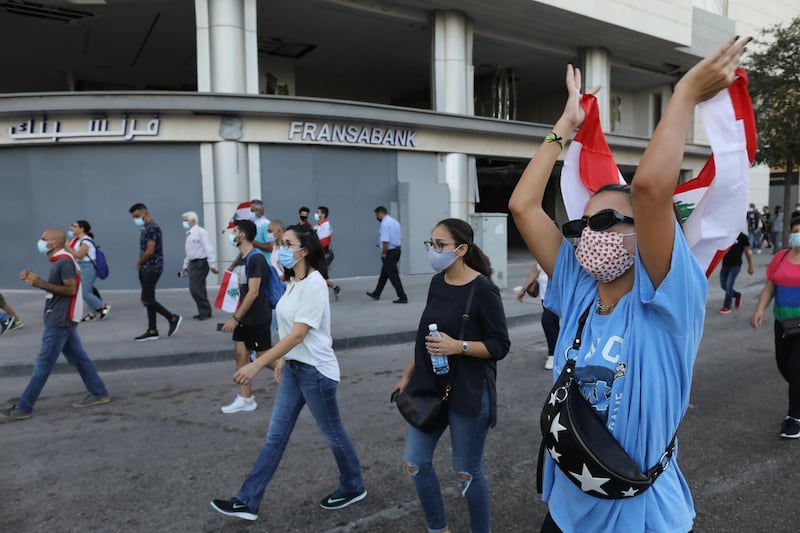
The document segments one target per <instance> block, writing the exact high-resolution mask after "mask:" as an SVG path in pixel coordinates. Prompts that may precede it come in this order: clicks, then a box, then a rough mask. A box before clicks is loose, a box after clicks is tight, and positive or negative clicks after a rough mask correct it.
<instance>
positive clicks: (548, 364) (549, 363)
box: [544, 355, 553, 370]
mask: <svg viewBox="0 0 800 533" xmlns="http://www.w3.org/2000/svg"><path fill="white" fill-rule="evenodd" d="M544 369H545V370H553V356H552V355H548V356H547V357H545V358H544Z"/></svg>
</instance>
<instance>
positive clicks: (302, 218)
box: [300, 215, 308, 222]
mask: <svg viewBox="0 0 800 533" xmlns="http://www.w3.org/2000/svg"><path fill="white" fill-rule="evenodd" d="M300 220H302V221H303V222H305V221H306V220H308V215H300Z"/></svg>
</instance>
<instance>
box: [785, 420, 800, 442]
mask: <svg viewBox="0 0 800 533" xmlns="http://www.w3.org/2000/svg"><path fill="white" fill-rule="evenodd" d="M781 437H783V438H784V439H797V438H800V421H798V420H797V419H796V418H792V417H790V416H787V417H786V418H785V419H784V420H783V422H781Z"/></svg>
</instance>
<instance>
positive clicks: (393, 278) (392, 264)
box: [373, 248, 408, 300]
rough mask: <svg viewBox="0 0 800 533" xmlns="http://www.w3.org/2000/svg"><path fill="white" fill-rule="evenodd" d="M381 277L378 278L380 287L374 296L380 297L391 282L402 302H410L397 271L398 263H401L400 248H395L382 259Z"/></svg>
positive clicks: (376, 289) (378, 286) (374, 292)
mask: <svg viewBox="0 0 800 533" xmlns="http://www.w3.org/2000/svg"><path fill="white" fill-rule="evenodd" d="M381 261H382V263H383V265H382V266H381V275H380V276H379V277H378V285H377V286H376V287H375V290H374V291H373V294H375V295H376V296H380V295H381V292H383V287H384V286H385V285H386V280H389V281H390V282H391V283H392V287H394V290H395V292H396V293H397V298H399V299H400V300H408V297H407V296H406V291H404V290H403V283H402V282H401V281H400V271H398V270H397V263H398V262H399V261H400V248H394V249H392V250H388V251H387V252H386V257H382V258H381Z"/></svg>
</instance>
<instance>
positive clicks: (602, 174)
mask: <svg viewBox="0 0 800 533" xmlns="http://www.w3.org/2000/svg"><path fill="white" fill-rule="evenodd" d="M581 106H583V110H584V111H585V112H586V118H584V120H583V125H582V126H581V129H580V130H578V133H577V135H575V140H576V141H578V142H579V143H581V144H582V145H583V147H582V149H581V153H580V164H579V168H580V173H581V181H582V182H583V185H584V187H586V188H587V189H588V190H589V192H590V193H592V194H593V193H595V192H596V191H597V190H598V189H599V188H600V187H602V186H604V185H609V184H617V183H619V169H618V168H617V164H616V163H615V162H614V156H613V155H612V154H611V148H609V147H608V143H607V142H606V138H605V136H604V135H603V128H602V127H601V125H600V108H599V107H598V106H597V98H595V96H594V95H592V94H584V95H583V96H582V97H581Z"/></svg>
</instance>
